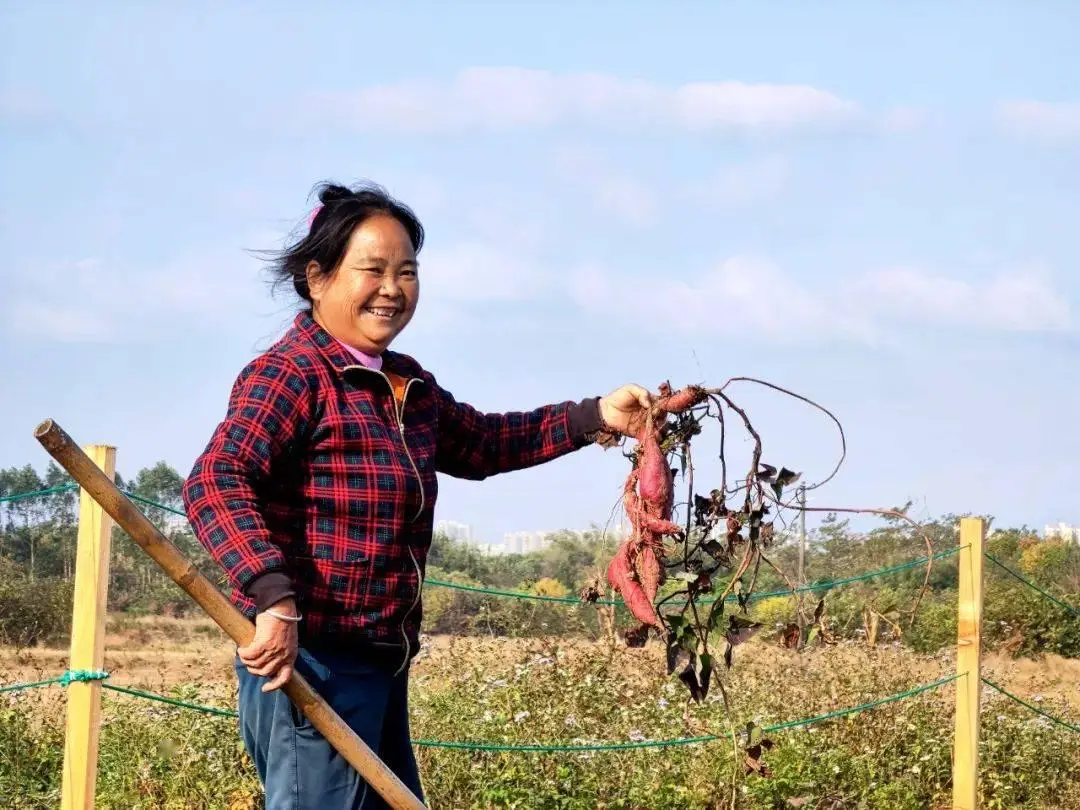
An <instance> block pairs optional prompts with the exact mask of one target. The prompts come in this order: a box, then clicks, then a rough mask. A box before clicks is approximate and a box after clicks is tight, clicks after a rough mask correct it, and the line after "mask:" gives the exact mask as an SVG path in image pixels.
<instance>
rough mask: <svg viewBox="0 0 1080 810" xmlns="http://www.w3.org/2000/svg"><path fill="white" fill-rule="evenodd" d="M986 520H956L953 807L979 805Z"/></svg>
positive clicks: (971, 809)
mask: <svg viewBox="0 0 1080 810" xmlns="http://www.w3.org/2000/svg"><path fill="white" fill-rule="evenodd" d="M985 539H986V523H985V521H983V520H981V519H979V518H963V519H961V521H960V545H961V546H962V548H961V549H960V554H959V566H958V567H959V587H958V590H959V604H958V612H957V622H956V672H957V674H958V675H959V677H958V678H957V679H956V730H955V736H954V738H953V807H954V808H955V810H978V807H979V706H980V694H981V692H982V666H981V664H982V612H983V542H984V540H985Z"/></svg>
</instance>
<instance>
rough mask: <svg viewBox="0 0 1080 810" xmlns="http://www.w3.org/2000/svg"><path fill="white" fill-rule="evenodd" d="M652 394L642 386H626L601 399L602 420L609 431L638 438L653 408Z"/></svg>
mask: <svg viewBox="0 0 1080 810" xmlns="http://www.w3.org/2000/svg"><path fill="white" fill-rule="evenodd" d="M652 404H653V401H652V394H650V393H649V392H648V391H647V390H646V389H644V388H642V387H641V386H640V385H633V384H631V385H624V386H623V387H622V388H616V389H615V390H614V391H612V392H611V393H610V394H608V395H607V396H606V397H601V398H600V418H601V419H603V420H604V425H605V426H606V427H607V428H608V430H611V431H615V432H617V433H621V434H623V435H624V436H636V435H637V434H638V433H639V432H640V431H641V428H642V426H643V425H644V424H645V415H646V413H647V412H648V410H649V408H651V407H652Z"/></svg>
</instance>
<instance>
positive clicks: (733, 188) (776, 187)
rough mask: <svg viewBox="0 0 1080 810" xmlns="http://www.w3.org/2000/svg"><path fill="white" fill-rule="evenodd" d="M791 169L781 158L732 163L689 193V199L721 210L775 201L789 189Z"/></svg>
mask: <svg viewBox="0 0 1080 810" xmlns="http://www.w3.org/2000/svg"><path fill="white" fill-rule="evenodd" d="M790 176H791V166H790V164H789V163H788V161H787V160H785V159H784V158H782V157H780V156H778V155H769V156H766V157H761V158H754V159H752V160H748V161H744V162H739V163H730V164H728V165H726V166H723V167H721V168H720V170H719V171H717V172H716V173H715V174H714V175H713V176H712V177H711V178H709V179H707V180H706V181H705V182H702V183H698V184H695V185H694V186H693V187H692V188H691V189H690V197H691V198H692V199H693V200H695V201H698V202H701V203H704V204H706V205H717V206H721V207H731V206H741V205H750V204H754V203H761V202H765V201H767V200H772V199H775V198H776V197H777V196H779V194H780V193H781V192H782V191H783V190H784V188H785V187H786V186H787V184H788V181H789V180H790Z"/></svg>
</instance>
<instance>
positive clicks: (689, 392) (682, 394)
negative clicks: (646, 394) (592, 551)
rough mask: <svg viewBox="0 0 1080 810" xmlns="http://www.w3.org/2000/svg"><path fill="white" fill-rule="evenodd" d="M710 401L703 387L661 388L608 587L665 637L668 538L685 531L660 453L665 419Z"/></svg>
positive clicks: (643, 437) (632, 480)
mask: <svg viewBox="0 0 1080 810" xmlns="http://www.w3.org/2000/svg"><path fill="white" fill-rule="evenodd" d="M706 396H707V395H706V393H705V391H704V389H702V388H700V387H698V386H688V387H686V388H684V389H682V390H680V391H676V392H672V391H671V387H670V386H669V385H667V384H666V383H665V384H663V385H661V386H660V390H659V397H658V398H657V400H656V402H655V404H654V407H653V409H652V411H651V412H650V413H649V414H648V415H647V417H646V419H645V423H644V425H643V427H642V429H641V432H640V433H639V434H638V435H637V437H636V438H637V442H638V452H637V455H636V463H635V466H634V468H633V469H632V470H631V471H630V474H629V476H627V479H626V484H625V486H624V488H623V508H624V509H625V511H626V515H627V517H628V519H629V520H630V526H631V531H630V535H629V536H628V537H627V538H626V539H625V540H624V541H623V543H622V545H621V546H620V547H619V550H618V551H617V552H616V554H615V557H614V558H613V559H612V561H611V564H610V565H609V566H608V571H607V578H608V582H609V583H610V585H611V587H612V588H613V589H614V590H615V591H616V592H618V593H620V594H622V597H623V600H624V601H625V602H626V605H627V607H628V608H629V609H630V612H631V613H632V614H633V615H634V617H635V618H636V619H637V620H638V621H640V622H641V623H642V624H643V625H645V626H647V627H655V628H656V629H658V630H660V631H661V632H663V629H664V628H663V623H662V622H661V621H660V617H659V616H658V615H657V613H656V608H655V607H654V606H653V602H654V601H655V599H656V593H657V591H658V590H659V588H660V586H661V585H662V584H663V582H664V537H665V536H668V535H677V534H679V533H680V532H681V528H680V527H679V526H678V524H676V523H674V522H673V521H672V520H671V513H672V509H673V507H674V499H675V493H674V482H673V480H672V472H671V468H670V466H669V465H668V460H667V457H666V456H665V454H664V452H663V450H662V449H661V448H660V427H661V426H662V424H663V417H664V415H665V414H674V413H681V412H683V411H685V410H687V409H689V408H692V407H694V406H695V405H697V404H699V403H700V402H702V401H703V400H704V399H705V397H706ZM658 417H659V419H658Z"/></svg>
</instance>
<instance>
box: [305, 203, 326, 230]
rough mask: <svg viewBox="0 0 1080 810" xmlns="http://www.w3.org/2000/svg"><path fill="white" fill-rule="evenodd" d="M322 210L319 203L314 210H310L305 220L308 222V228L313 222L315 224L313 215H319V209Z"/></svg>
mask: <svg viewBox="0 0 1080 810" xmlns="http://www.w3.org/2000/svg"><path fill="white" fill-rule="evenodd" d="M322 210H323V207H322V206H321V205H317V206H315V210H314V211H312V212H311V216H309V217H308V221H307V224H308V227H309V228H310V227H311V226H312V225H314V224H315V217H317V216H318V215H319V212H320V211H322Z"/></svg>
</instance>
